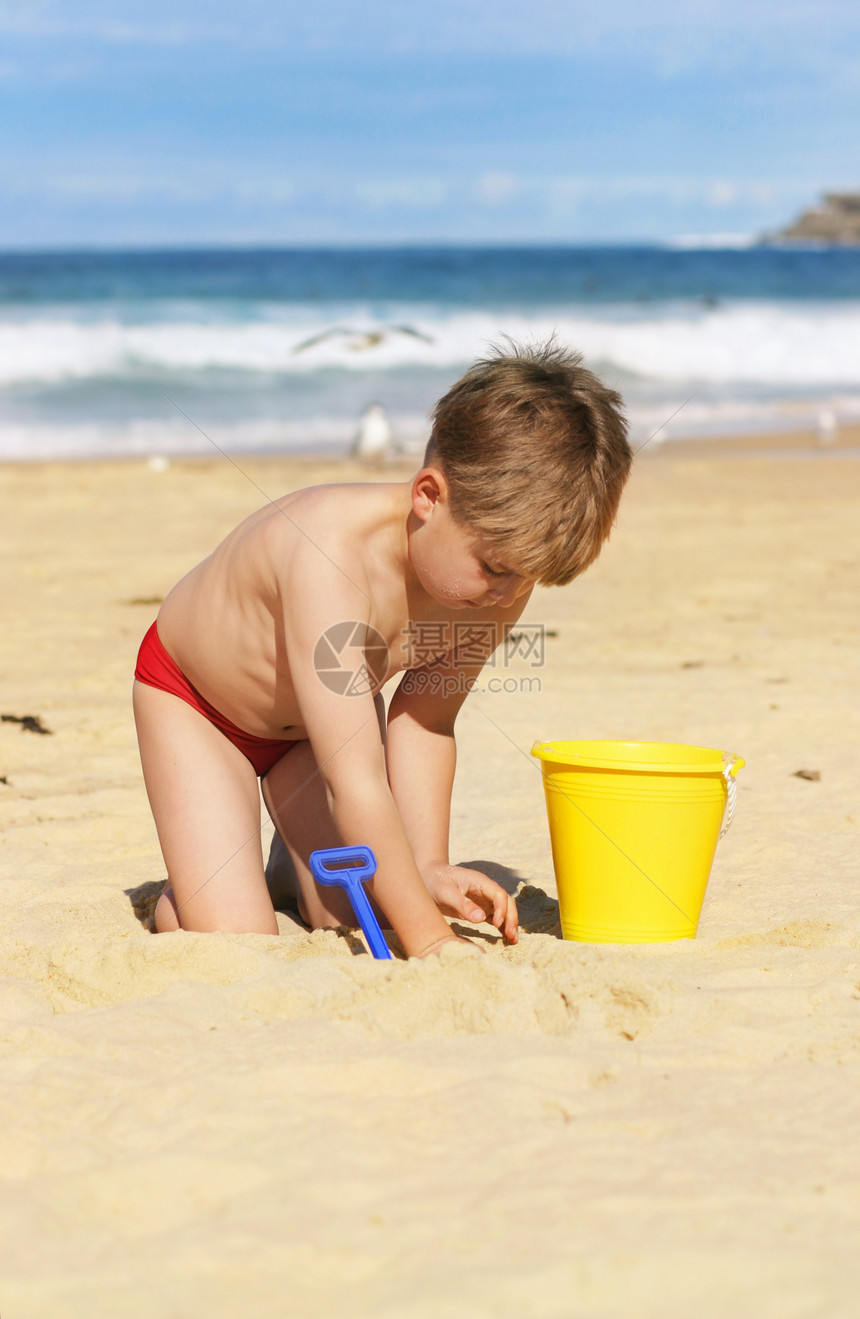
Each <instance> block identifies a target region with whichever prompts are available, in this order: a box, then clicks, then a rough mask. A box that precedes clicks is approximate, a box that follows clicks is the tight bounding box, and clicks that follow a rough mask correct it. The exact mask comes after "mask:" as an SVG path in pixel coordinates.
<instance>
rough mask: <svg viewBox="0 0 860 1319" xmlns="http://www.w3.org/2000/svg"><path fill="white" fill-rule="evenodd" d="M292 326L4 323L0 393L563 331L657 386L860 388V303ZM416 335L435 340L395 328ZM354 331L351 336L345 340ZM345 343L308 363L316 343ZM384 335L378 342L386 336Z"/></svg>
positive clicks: (285, 322) (388, 361)
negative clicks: (16, 388)
mask: <svg viewBox="0 0 860 1319" xmlns="http://www.w3.org/2000/svg"><path fill="white" fill-rule="evenodd" d="M304 310H305V315H304V316H298V315H293V316H291V317H290V318H289V319H288V318H286V317H285V318H283V319H276V318H270V319H267V320H252V321H240V320H230V319H227V318H225V319H223V320H221V321H216V320H207V321H203V320H197V321H192V320H188V321H164V322H161V323H154V324H129V323H123V322H122V321H120V320H109V319H105V320H93V321H83V320H75V319H73V318H71V317H66V318H65V319H64V318H61V317H60V316H56V317H51V318H48V317H44V316H43V317H41V318H38V319H36V318H33V319H27V320H21V321H18V322H16V321H11V320H9V319H6V320H4V321H2V322H0V388H3V387H5V388H7V389H8V388H9V387H11V386H38V385H51V384H56V383H58V382H62V381H73V380H78V381H80V380H87V379H92V380H106V379H110V378H113V379H116V380H126V379H129V378H131V379H134V378H138V379H140V378H148V377H157V378H162V379H169V378H177V377H181V376H183V375H186V374H188V373H196V372H203V371H205V372H237V373H253V374H261V375H267V376H272V375H279V376H290V377H295V376H303V375H305V376H307V375H312V374H314V373H316V372H319V371H321V370H324V369H325V370H329V371H331V370H337V371H349V372H362V371H365V372H366V371H373V372H379V371H388V370H392V369H397V368H422V367H429V368H437V369H440V368H442V369H447V368H452V369H458V368H460V367H461V366H462V365H463V364H465V363H467V362H469V361H471V360H472V359H473V358H474V357H475V356H476V355H480V354H481V353H482V352H484V351H486V347H487V345H488V343H491V342H493V341H496V340H498V338H499V336H500V335H501V334H502V333H507V334H510V335H512V336H513V337H514V338H515V339H526V340H528V339H534V338H541V337H544V336H545V335H547V334H549V333H551V332H552V331H553V330H554V331H556V332H557V334H558V335H559V337H560V338H561V339H562V340H564V341H565V342H568V343H571V344H574V345H576V346H577V347H579V348H581V349H582V350H583V351H584V352H585V354H586V357H587V358H588V360H590V361H592V362H598V363H599V364H600V366H601V368H602V369H603V370H604V371H606V370H610V371H611V370H613V369H614V370H615V371H618V372H621V373H623V374H624V375H630V376H635V377H638V378H639V379H641V380H643V381H652V382H657V383H677V384H682V383H686V382H693V383H696V382H705V383H709V384H713V385H717V384H745V385H750V386H765V387H787V388H790V389H791V390H798V389H801V390H802V389H804V388H819V387H839V386H845V387H849V386H858V385H860V302H854V301H852V302H845V303H836V304H834V303H832V302H831V303H827V304H823V303H821V304H811V305H806V304H798V303H791V304H787V303H785V304H778V303H765V302H762V303H755V302H749V303H740V304H738V303H735V304H726V305H724V306H717V307H714V308H706V307H702V306H681V305H677V306H671V305H666V304H663V305H658V306H655V307H654V308H653V309H649V308H648V307H647V306H646V307H644V308H641V307H625V308H605V307H604V308H601V309H600V310H599V311H592V310H591V309H589V308H585V307H578V308H570V309H560V310H559V312H558V314H553V315H548V314H547V312H546V309H541V313H540V314H539V315H536V316H534V317H529V316H525V315H523V314H522V312H519V313H517V314H505V313H504V312H502V311H500V312H498V313H491V312H486V311H482V312H471V311H458V312H448V313H445V314H443V313H442V312H435V313H433V312H428V311H427V309H426V308H425V309H417V308H407V307H395V308H388V309H386V314H385V315H379V314H377V315H372V314H371V313H370V312H369V311H358V312H357V311H356V310H355V309H353V311H352V313H351V314H349V315H348V316H344V317H342V318H341V317H339V318H337V319H335V318H333V317H332V316H331V313H330V312H329V313H327V314H326V316H325V318H324V319H323V317H321V316H317V315H313V316H312V314H311V312H310V309H304ZM396 325H407V326H409V327H411V328H414V329H415V330H417V331H418V332H419V333H420V334H422V335H425V336H426V337H427V339H429V340H431V342H426V341H425V339H423V338H417V337H415V336H414V335H412V334H409V333H404V332H402V331H400V332H399V331H397V330H396V329H393V328H392V326H396ZM341 329H343V330H346V331H348V333H340V332H339V331H340V330H341ZM326 330H329V331H337V332H336V333H332V334H331V335H330V337H328V338H325V339H323V340H322V341H320V342H319V343H316V344H314V345H311V346H310V347H307V348H305V349H303V350H301V351H297V349H299V348H300V346H301V344H302V343H303V341H305V340H307V339H309V338H312V337H314V336H315V335H318V334H320V333H322V332H324V331H326ZM374 335H380V336H381V338H380V339H379V340H378V341H374V339H373V336H374Z"/></svg>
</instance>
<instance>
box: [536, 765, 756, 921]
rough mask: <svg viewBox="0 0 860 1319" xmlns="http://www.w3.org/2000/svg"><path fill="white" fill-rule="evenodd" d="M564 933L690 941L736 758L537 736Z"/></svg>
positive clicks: (732, 789) (730, 807) (723, 826)
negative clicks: (559, 740)
mask: <svg viewBox="0 0 860 1319" xmlns="http://www.w3.org/2000/svg"><path fill="white" fill-rule="evenodd" d="M532 755H533V756H536V757H537V758H538V760H540V762H541V768H542V769H543V783H544V790H545V792H546V805H547V814H548V816H549V832H550V839H551V841H552V859H553V865H554V867H555V876H556V882H557V885H558V901H559V907H560V909H561V931H562V935H563V937H564V938H565V939H577V940H579V941H580V942H584V943H661V942H663V941H665V940H667V939H692V938H693V937H694V936H695V933H696V928H697V926H698V924H699V914H700V912H701V910H702V902H703V900H704V896H705V889H706V888H707V884H708V876H709V875H710V873H711V865H712V863H713V860H714V853H715V851H716V848H717V842H718V840H719V839H720V837H721V836H722V834H723V833H725V831H726V830H727V829H728V827H729V825H730V823H731V820H732V816H733V815H734V806H735V795H736V790H737V789H736V781H735V776H736V774H737V772H738V770H739V769H740V768H741V767H742V766H743V765H744V764H745V761H744V760H743V758H742V757H741V756H734V755H731V754H730V753H728V752H724V751H714V750H712V749H711V748H710V747H688V746H680V745H677V744H675V743H672V742H535V744H534V746H533V747H532Z"/></svg>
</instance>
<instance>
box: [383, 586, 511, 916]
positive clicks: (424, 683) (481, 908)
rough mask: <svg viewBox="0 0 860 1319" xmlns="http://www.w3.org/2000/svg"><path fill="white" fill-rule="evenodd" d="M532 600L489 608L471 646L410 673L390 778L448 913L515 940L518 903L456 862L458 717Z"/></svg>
mask: <svg viewBox="0 0 860 1319" xmlns="http://www.w3.org/2000/svg"><path fill="white" fill-rule="evenodd" d="M527 599H528V597H527V596H526V597H525V598H523V597H521V598H520V599H519V600H517V601H516V603H515V605H513V606H512V607H510V608H508V609H504V610H494V611H492V612H490V611H488V612H487V614H486V615H485V619H486V621H485V622H482V623H480V624H478V625H476V626H475V628H474V637H473V640H472V642H471V644H468V645H467V646H465V647H463V646H460V647H455V648H454V649H452V651H451V652H449V654H447V655H445V656H444V657H443V658H442V659H440V660H437V661H436V662H435V663H433V664H429V665H425V666H423V667H421V668H419V669H413V670H410V671H408V672H407V673H406V674H405V675H404V677H403V679H402V681H401V683H400V686H399V687H398V689H397V691H396V692H395V694H394V696H393V698H392V701H391V705H390V707H389V712H388V778H389V781H390V783H391V789H392V792H393V795H394V799H395V801H396V803H397V807H398V810H399V812H400V817H401V819H402V820H403V823H404V826H405V829H406V834H407V837H408V838H409V842H410V844H411V846H412V850H413V852H414V854H415V860H416V862H417V864H418V869H419V871H420V872H421V875H422V877H423V879H424V882H425V884H426V885H427V887H428V889H429V890H430V892H431V893H432V894H433V896H434V898H435V900H436V902H437V903H438V904H439V906H440V907H441V909H442V910H443V911H445V912H446V914H448V915H452V916H460V917H463V918H465V919H466V920H470V921H483V920H486V919H490V920H491V921H492V923H493V924H494V925H496V926H497V927H498V928H499V929H500V930H502V932H503V933H504V935H505V938H506V939H508V940H509V941H511V942H515V941H516V939H517V937H518V934H517V931H518V917H517V909H516V903H515V902H514V900H513V898H512V897H510V896H509V895H508V894H507V893H506V892H505V890H504V889H503V888H502V887H501V885H499V884H497V883H496V882H495V881H494V880H492V879H489V878H488V877H487V876H486V875H484V874H482V873H481V872H480V871H477V870H471V869H468V868H466V867H463V866H452V865H451V864H450V862H449V858H448V834H449V827H450V813H451V792H452V788H453V782H454V770H455V767H456V760H457V750H456V743H455V741H454V721H455V719H456V717H457V714H458V712H459V710H460V707H461V706H462V704H463V702H464V701H465V699H466V696H467V695H468V693H469V691H470V690H471V689H472V687H473V686H474V685H475V683H476V682H477V679H478V676H479V674H480V672H481V670H482V668H483V667H484V664H485V663H486V661H487V659H489V657H490V655H491V654H492V652H493V650H494V649H495V648H496V647H497V645H499V644H500V643H501V641H502V640H503V639H504V637H506V636H507V633H508V632H509V631H510V629H511V627H512V626H513V624H514V623H515V622H516V621H517V619H518V618H519V616H520V614H521V613H522V611H523V609H524V608H525V605H526V603H527Z"/></svg>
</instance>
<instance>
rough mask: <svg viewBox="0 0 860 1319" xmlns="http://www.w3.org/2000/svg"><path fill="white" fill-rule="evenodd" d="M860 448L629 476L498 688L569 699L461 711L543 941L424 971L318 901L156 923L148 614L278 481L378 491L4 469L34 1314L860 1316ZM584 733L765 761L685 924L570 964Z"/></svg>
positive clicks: (14, 854) (258, 479) (298, 477)
mask: <svg viewBox="0 0 860 1319" xmlns="http://www.w3.org/2000/svg"><path fill="white" fill-rule="evenodd" d="M839 438H840V443H839V445H838V446H837V447H835V448H830V449H826V450H824V449H820V450H819V449H816V448H815V444H814V437H812V436H808V435H807V436H804V435H793V436H777V437H768V438H766V439H762V440H759V441H740V440H737V441H733V442H731V443H729V444H726V445H720V444H717V443H709V444H705V443H702V444H686V445H684V444H676V445H673V444H665V445H663V446H662V447H661V448H660V449H655V451H654V452H647V453H645V454H643V455H642V456H641V457H640V458H639V459H638V460H637V462H636V465H635V470H634V475H633V477H632V479H631V483H630V487H629V490H628V493H627V494H626V495H625V501H624V503H623V504H622V511H621V517H620V521H619V525H618V528H617V530H616V532H615V533H614V534H613V537H612V539H611V541H610V542H609V544H608V546H607V547H606V549H605V550H604V553H603V556H602V558H601V559H600V561H599V562H598V564H597V565H596V566H595V567H594V568H593V569H592V570H590V571H589V572H588V573H587V574H586V576H585V577H583V578H582V579H581V580H580V581H578V582H575V583H574V584H573V585H572V586H569V587H567V588H563V589H560V590H539V591H538V592H536V594H535V596H534V598H533V600H532V602H531V603H530V605H529V607H528V612H527V615H526V618H527V619H528V621H530V622H532V623H536V624H537V623H542V624H543V625H544V626H545V628H546V629H547V633H548V636H547V644H546V662H545V664H544V665H543V667H542V668H540V670H539V671H536V670H533V669H532V668H530V667H529V664H528V663H527V662H526V661H525V660H514V661H512V662H511V667H510V669H509V671H508V672H509V673H510V675H511V676H514V677H519V676H534V675H535V673H537V676H538V677H539V679H540V690H537V689H535V688H533V689H532V690H531V691H522V692H505V691H501V692H499V691H490V690H485V691H481V692H477V693H475V694H474V696H473V697H471V698H470V700H469V701H468V702H467V704H466V706H465V708H464V711H463V713H462V715H461V717H460V721H459V724H458V728H459V739H458V741H459V747H460V760H459V768H458V778H457V784H456V788H455V798H454V810H453V838H452V844H453V846H452V859H454V860H456V861H459V862H476V861H480V862H483V863H486V864H487V865H488V866H489V867H490V868H491V873H493V874H494V875H495V876H496V877H497V878H499V879H500V880H502V881H503V882H505V883H506V884H508V885H510V887H511V888H512V889H514V890H519V892H520V895H521V896H520V909H521V914H522V919H523V926H524V934H523V937H522V939H521V941H520V943H519V945H518V946H516V947H514V948H504V947H502V946H501V944H500V943H498V942H497V941H496V939H495V936H494V932H493V931H491V930H490V929H489V928H488V927H486V928H484V929H483V930H479V931H478V934H477V936H476V937H477V938H478V939H480V940H481V941H482V942H483V944H484V946H485V947H486V949H487V955H486V956H485V957H482V958H471V959H470V958H466V959H465V960H464V958H463V956H462V954H461V952H460V950H458V949H457V948H454V949H453V950H451V951H450V952H449V953H448V954H447V955H446V956H443V957H442V958H441V959H438V960H431V961H428V962H426V963H420V962H415V961H411V962H405V961H402V960H397V961H395V962H393V963H391V964H379V963H376V962H374V961H373V960H372V959H371V958H370V957H369V956H368V955H367V954H366V953H365V952H364V949H363V946H362V945H361V943H360V941H359V940H358V938H357V937H356V936H353V935H346V934H343V933H335V932H326V933H322V932H320V933H316V934H308V933H307V932H306V931H305V930H304V929H303V928H302V927H301V926H300V925H299V924H297V923H296V922H295V921H294V920H293V919H291V917H290V916H289V915H288V914H283V915H282V916H280V918H279V921H280V925H281V933H280V935H279V936H278V937H264V936H226V935H197V934H185V933H179V934H174V935H161V936H156V935H153V934H152V933H151V932H150V929H149V925H148V920H149V916H150V914H151V911H152V908H153V905H154V902H155V898H156V895H157V894H158V892H159V891H160V885H161V883H162V882H163V879H164V872H163V869H162V861H161V856H160V852H159V849H158V845H157V841H156V838H155V832H154V827H153V824H152V821H151V817H150V814H149V808H148V805H147V801H146V797H145V793H144V789H143V784H142V780H141V775H140V769H139V763H138V758H137V749H136V743H135V737H134V728H133V723H132V717H131V708H130V687H131V674H132V670H133V665H134V658H135V654H136V651H137V647H138V645H139V642H140V639H141V637H142V635H143V633H144V631H145V630H146V628H147V627H148V625H149V624H150V622H151V621H152V619H153V618H154V616H155V613H156V611H157V607H158V601H159V600H160V599H161V597H162V596H163V595H164V593H165V592H166V591H167V590H168V589H169V588H170V587H171V586H172V585H173V583H174V582H175V581H176V580H177V579H178V578H179V577H180V576H181V575H182V574H183V573H184V572H185V571H187V570H188V569H189V568H190V567H192V566H193V565H194V564H195V563H196V562H198V561H199V560H200V559H201V558H202V557H204V556H205V555H206V554H207V553H208V552H209V551H210V550H211V549H212V548H213V547H214V545H215V544H216V543H217V542H218V540H219V539H220V538H221V537H222V536H223V535H224V534H225V533H226V532H227V531H228V530H229V529H230V528H232V527H233V526H234V525H235V524H236V523H237V522H238V521H239V520H240V519H241V518H242V517H244V516H245V515H246V514H247V513H250V512H251V511H253V510H254V509H255V508H257V507H259V505H260V504H262V503H263V502H264V499H265V497H266V496H276V495H280V494H283V493H285V492H286V491H288V490H290V489H294V488H297V487H299V486H302V485H307V484H312V483H314V482H316V481H320V480H326V481H330V480H339V479H350V480H364V479H368V478H367V474H366V473H364V472H363V471H362V470H361V469H359V468H358V467H356V466H355V465H352V464H349V463H347V462H343V463H328V464H323V463H316V462H314V461H312V460H310V459H307V460H299V459H289V460H287V459H283V460H279V459H273V458H267V459H253V458H243V459H242V461H241V469H242V470H238V469H237V468H236V467H234V466H231V465H230V463H228V462H227V461H225V460H223V459H221V458H213V459H212V460H211V461H190V460H188V461H174V462H172V463H171V464H170V465H169V466H168V467H167V468H166V470H155V469H154V468H153V467H151V466H149V465H148V464H147V463H146V462H145V461H142V460H141V461H115V462H103V463H99V462H82V463H75V464H46V465H28V464H20V465H6V466H4V467H2V468H0V507H2V518H0V547H1V549H2V573H3V601H4V607H3V628H2V632H0V712H2V714H3V716H4V721H3V722H2V723H0V777H2V782H0V873H2V889H0V892H2V906H0V1043H2V1057H3V1064H2V1067H3V1071H2V1075H3V1085H2V1088H1V1089H0V1096H2V1097H0V1104H2V1124H0V1178H2V1191H0V1315H2V1319H33V1317H35V1316H39V1317H40V1319H41V1317H42V1316H44V1317H45V1319H47V1317H48V1316H50V1319H72V1316H74V1317H75V1319H78V1317H79V1316H82V1315H86V1316H88V1319H125V1317H126V1316H128V1317H129V1319H155V1317H156V1316H157V1317H158V1319H180V1317H181V1319H186V1317H187V1319H190V1317H191V1316H198V1315H204V1314H205V1315H208V1316H211V1317H212V1319H227V1317H228V1316H230V1317H232V1316H238V1315H249V1316H253V1317H254V1319H270V1317H271V1319H275V1317H276V1316H277V1317H278V1319H280V1317H281V1316H283V1315H291V1316H296V1317H297V1319H305V1316H307V1317H308V1319H311V1317H316V1316H331V1315H333V1314H338V1313H348V1314H349V1315H351V1316H352V1319H364V1317H365V1316H367V1317H368V1319H370V1316H373V1317H374V1319H459V1317H460V1316H463V1319H467V1317H468V1319H483V1317H484V1316H487V1319H489V1317H490V1316H492V1317H493V1319H500V1317H507V1316H510V1319H527V1317H528V1316H534V1317H535V1319H579V1317H580V1316H587V1317H588V1319H604V1317H607V1319H609V1317H612V1319H616V1317H617V1319H628V1317H630V1316H647V1317H650V1316H654V1319H690V1316H696V1319H724V1317H725V1316H728V1315H731V1316H733V1317H734V1316H751V1317H752V1316H755V1317H756V1319H762V1317H767V1316H774V1319H776V1316H779V1319H786V1317H791V1319H794V1317H800V1316H822V1319H824V1317H826V1319H833V1317H834V1316H854V1315H856V1314H857V1312H858V1311H857V1305H858V1302H857V1291H858V1287H860V1253H858V1250H857V1243H858V1240H860V1107H858V1102H857V1096H858V1092H860V919H858V914H857V910H858V900H857V892H856V887H857V886H856V876H857V873H858V864H857V857H858V833H860V823H858V822H860V805H858V797H857V785H858V783H860V701H858V694H860V684H858V678H860V672H858V641H860V635H858V634H860V576H858V562H860V530H858V513H857V510H858V506H860V504H858V501H860V461H858V457H860V435H858V433H857V432H856V431H855V432H853V433H852V432H849V431H847V430H843V431H842V432H841V433H840V437H839ZM393 475H397V473H396V472H395V473H393ZM7 715H9V716H13V717H14V718H12V719H7V718H6V716H7ZM27 716H32V721H31V724H30V726H29V727H28V726H26V725H25V724H22V723H21V722H16V720H21V719H23V718H25V717H27ZM40 730H44V731H40ZM589 737H594V738H632V739H653V740H664V741H672V742H688V743H695V744H700V745H703V746H712V747H717V748H725V749H727V750H730V751H734V752H738V753H740V754H742V755H743V756H744V757H745V758H746V761H747V767H746V768H745V769H744V770H743V771H742V773H741V775H740V778H739V794H738V811H737V817H736V819H735V822H734V824H733V827H732V829H731V831H730V832H729V833H728V835H727V836H726V838H725V839H724V840H723V841H722V843H721V844H720V846H719V849H718V852H717V857H716V860H715V864H714V868H713V872H712V875H711V881H710V885H709V889H708V894H707V897H706V901H705V907H704V911H703V914H702V919H701V924H700V927H699V933H698V937H697V938H696V939H695V940H685V941H681V942H677V943H667V944H657V945H639V946H619V945H603V946H598V945H586V944H576V943H570V942H563V941H562V940H561V938H560V928H559V922H558V908H557V902H556V896H555V884H554V879H553V870H552V860H551V855H550V847H549V835H548V830H547V824H546V814H545V807H544V800H543V792H542V787H541V780H540V772H539V768H538V766H537V763H536V762H535V761H534V760H533V759H532V758H531V757H530V756H529V755H528V751H529V748H530V747H531V745H532V743H533V742H534V740H535V739H537V738H589ZM798 771H805V772H806V777H799V776H798Z"/></svg>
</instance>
